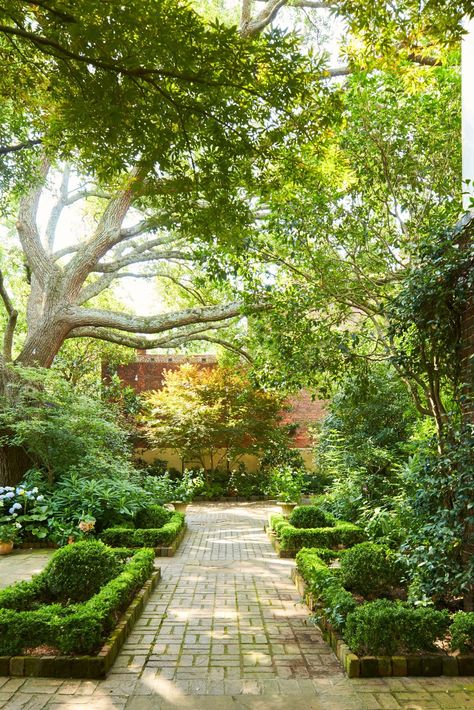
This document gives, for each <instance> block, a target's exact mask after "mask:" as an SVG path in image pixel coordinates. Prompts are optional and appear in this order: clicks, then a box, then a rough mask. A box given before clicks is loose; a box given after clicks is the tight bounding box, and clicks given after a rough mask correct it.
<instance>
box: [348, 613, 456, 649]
mask: <svg viewBox="0 0 474 710" xmlns="http://www.w3.org/2000/svg"><path fill="white" fill-rule="evenodd" d="M448 626H449V613H448V612H447V611H446V610H444V611H437V610H436V609H432V608H430V607H410V606H408V604H405V603H403V602H393V601H389V600H388V599H377V600H376V601H374V602H366V603H365V604H362V605H361V606H359V607H358V608H357V609H355V610H354V611H352V612H350V613H349V614H348V616H347V619H346V626H345V629H344V638H345V640H346V641H347V643H348V645H349V646H350V648H351V649H352V650H353V651H354V652H355V653H358V654H362V655H364V654H368V655H371V656H373V655H383V656H391V655H393V654H398V653H411V652H415V651H430V650H432V649H433V644H434V642H435V641H436V640H437V639H439V638H442V637H444V635H445V633H446V630H447V628H448Z"/></svg>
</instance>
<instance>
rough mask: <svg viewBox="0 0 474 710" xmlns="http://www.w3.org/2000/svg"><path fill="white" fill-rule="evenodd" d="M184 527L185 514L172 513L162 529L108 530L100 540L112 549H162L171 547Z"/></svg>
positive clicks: (119, 528) (117, 528)
mask: <svg viewBox="0 0 474 710" xmlns="http://www.w3.org/2000/svg"><path fill="white" fill-rule="evenodd" d="M183 527H184V513H172V514H171V515H170V519H169V521H168V522H167V523H165V524H164V525H163V527H161V528H136V529H130V528H123V527H116V528H107V529H106V530H104V531H103V532H102V533H101V534H100V538H101V540H102V541H103V542H105V543H107V545H111V546H112V547H115V546H119V547H144V546H145V547H160V546H165V545H171V543H172V542H173V541H174V540H175V539H176V537H177V536H178V535H179V533H180V532H181V530H182V529H183Z"/></svg>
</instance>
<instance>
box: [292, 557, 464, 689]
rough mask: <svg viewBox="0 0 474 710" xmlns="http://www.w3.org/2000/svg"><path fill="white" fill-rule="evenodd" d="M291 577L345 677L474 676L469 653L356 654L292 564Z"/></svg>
mask: <svg viewBox="0 0 474 710" xmlns="http://www.w3.org/2000/svg"><path fill="white" fill-rule="evenodd" d="M291 579H292V580H293V582H294V583H295V585H296V588H297V590H298V592H299V594H300V595H301V596H302V598H303V599H304V601H305V603H306V605H307V606H308V608H309V610H310V611H316V610H317V612H318V621H317V624H318V626H319V628H320V629H321V631H322V634H323V638H324V640H325V641H326V643H328V644H329V645H330V646H331V648H332V650H333V651H334V653H335V655H336V656H337V658H338V660H339V661H340V662H341V664H342V667H343V668H344V670H345V672H346V674H347V676H348V677H349V678H380V677H387V676H391V677H403V676H429V677H433V676H441V675H445V676H468V675H474V655H473V654H469V655H459V656H441V655H435V654H428V653H427V654H422V655H411V654H408V655H400V656H358V655H357V654H356V653H353V651H352V650H351V649H350V648H349V646H348V645H347V644H346V643H345V642H344V640H343V639H342V637H341V635H340V634H339V633H337V631H335V630H334V628H333V627H332V626H331V624H330V623H329V621H328V619H327V617H326V615H325V614H324V611H323V609H322V608H321V605H320V604H318V603H317V602H316V600H315V598H314V596H313V594H312V593H311V592H310V591H309V589H308V585H307V584H306V582H305V580H304V579H303V576H302V575H301V573H300V572H299V571H298V570H297V569H296V567H294V568H293V569H292V570H291Z"/></svg>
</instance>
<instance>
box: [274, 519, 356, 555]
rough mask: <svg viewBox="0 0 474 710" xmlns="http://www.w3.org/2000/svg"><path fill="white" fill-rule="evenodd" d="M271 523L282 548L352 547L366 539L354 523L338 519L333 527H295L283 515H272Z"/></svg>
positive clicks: (289, 549) (292, 550)
mask: <svg viewBox="0 0 474 710" xmlns="http://www.w3.org/2000/svg"><path fill="white" fill-rule="evenodd" d="M270 525H271V527H272V529H273V530H274V531H275V533H276V536H277V538H278V540H279V542H280V545H281V549H282V550H284V551H288V552H297V551H298V550H301V548H303V547H329V548H337V547H339V546H343V547H351V546H352V545H355V544H356V543H358V542H362V540H364V537H365V535H364V532H363V531H362V530H361V528H360V527H359V526H358V525H355V524H354V523H346V522H344V521H342V520H336V521H335V522H334V526H333V527H323V528H295V527H294V525H291V523H290V522H289V521H288V520H286V519H285V518H283V516H277V515H274V516H271V519H270Z"/></svg>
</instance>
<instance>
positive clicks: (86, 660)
mask: <svg viewBox="0 0 474 710" xmlns="http://www.w3.org/2000/svg"><path fill="white" fill-rule="evenodd" d="M160 577H161V572H160V570H155V571H154V572H153V573H152V575H151V577H150V579H149V580H148V581H147V582H145V584H144V585H143V587H142V588H141V589H140V591H139V592H138V593H137V595H136V596H135V598H134V600H133V601H132V602H131V603H130V604H129V606H128V608H127V609H126V611H125V612H124V613H123V614H122V616H121V617H120V619H119V620H118V622H117V626H116V627H115V629H114V630H113V632H112V633H111V634H110V636H109V637H108V639H107V640H106V641H105V643H104V645H103V646H102V648H101V649H100V650H99V651H98V653H96V654H95V655H84V656H51V655H39V656H31V655H29V656H0V676H15V677H18V676H25V677H41V678H94V679H101V678H105V677H106V676H107V673H108V672H109V670H110V669H111V667H112V665H113V663H114V661H115V659H116V658H117V656H118V654H119V651H120V649H121V648H122V646H123V644H124V643H125V641H126V639H127V637H128V635H129V634H130V632H131V631H132V629H133V627H134V625H135V623H136V621H137V620H138V619H139V617H140V615H141V613H142V611H143V609H144V608H145V605H146V603H147V601H148V599H149V597H150V595H151V593H152V592H153V590H154V589H155V587H156V585H157V584H158V582H159V580H160Z"/></svg>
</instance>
